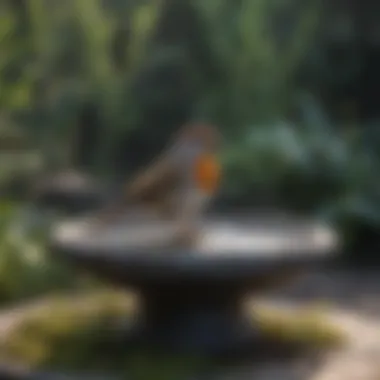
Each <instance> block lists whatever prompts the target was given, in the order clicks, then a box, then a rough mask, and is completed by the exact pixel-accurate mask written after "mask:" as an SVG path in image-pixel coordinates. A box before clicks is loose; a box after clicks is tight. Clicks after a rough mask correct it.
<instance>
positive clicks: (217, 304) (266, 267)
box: [52, 216, 336, 353]
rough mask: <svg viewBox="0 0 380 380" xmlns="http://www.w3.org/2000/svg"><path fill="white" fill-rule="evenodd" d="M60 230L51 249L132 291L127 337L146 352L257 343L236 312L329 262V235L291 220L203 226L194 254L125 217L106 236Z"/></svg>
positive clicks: (151, 226)
mask: <svg viewBox="0 0 380 380" xmlns="http://www.w3.org/2000/svg"><path fill="white" fill-rule="evenodd" d="M89 225H90V224H86V223H85V222H70V223H66V224H63V225H60V226H59V227H58V228H57V229H56V231H55V233H54V236H53V239H52V250H53V252H54V253H55V254H59V255H60V256H62V257H64V258H65V259H69V260H71V261H72V262H74V263H75V264H77V265H79V266H81V267H82V268H84V269H86V270H89V271H91V272H92V273H94V274H96V275H98V276H99V277H101V278H103V279H105V280H108V281H110V282H112V283H114V284H117V285H120V286H122V287H125V288H129V289H130V288H132V289H134V290H136V291H137V292H138V294H139V295H140V300H141V315H140V316H139V318H138V320H137V321H136V323H134V324H133V327H132V329H131V333H132V334H131V336H134V337H135V339H136V340H137V341H138V342H140V343H141V342H145V343H146V344H147V345H148V346H150V347H151V346H156V347H165V348H171V349H174V350H176V351H178V350H181V349H186V350H194V351H195V352H198V353H199V352H212V353H218V352H224V351H228V350H235V349H239V348H242V347H246V346H247V345H248V346H249V345H250V344H251V343H252V342H255V340H256V342H257V337H258V336H257V334H258V330H257V329H255V328H254V327H255V326H253V325H252V321H250V320H248V318H247V317H246V315H245V314H244V312H243V310H242V301H243V300H244V298H245V296H246V295H247V294H253V295H254V294H256V293H260V292H263V291H264V290H267V289H269V288H275V287H279V286H281V285H283V284H284V283H286V282H288V281H289V280H291V279H293V278H294V277H296V276H297V275H299V274H302V273H304V272H306V271H307V270H308V269H311V268H313V267H314V266H315V265H317V264H321V263H325V262H326V261H327V260H329V259H331V257H332V255H331V253H332V252H333V250H334V248H335V247H336V239H335V237H334V234H333V233H332V232H331V231H330V230H329V229H327V228H325V227H323V226H320V225H318V224H316V223H311V222H307V221H304V220H301V221H300V220H293V219H291V218H284V217H278V218H262V217H260V218H255V217H248V218H247V217H245V218H242V217H234V216H230V217H225V218H218V219H211V218H210V219H209V220H207V221H205V222H204V227H203V237H202V238H201V239H200V241H199V243H198V245H197V247H195V248H193V249H187V250H186V249H182V250H181V249H175V248H171V247H169V246H168V245H167V243H165V241H167V240H168V237H169V236H171V235H172V234H173V228H174V227H173V225H170V223H164V222H158V221H146V220H145V221H144V220H139V219H138V218H130V219H129V220H127V221H123V223H120V224H119V225H118V226H114V227H113V228H112V229H110V230H109V231H104V232H99V231H97V232H94V231H93V230H92V232H91V229H88V226H89Z"/></svg>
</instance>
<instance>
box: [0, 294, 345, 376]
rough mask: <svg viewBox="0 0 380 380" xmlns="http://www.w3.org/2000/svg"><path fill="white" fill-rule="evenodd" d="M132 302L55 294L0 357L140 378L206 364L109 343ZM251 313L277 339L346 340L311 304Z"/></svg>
mask: <svg viewBox="0 0 380 380" xmlns="http://www.w3.org/2000/svg"><path fill="white" fill-rule="evenodd" d="M134 308H135V307H134V302H133V300H131V297H128V296H125V295H123V294H119V293H116V292H113V291H105V292H99V293H96V294H91V295H86V296H74V297H72V298H69V297H68V298H59V299H58V298H57V299H55V300H53V301H51V302H48V304H47V305H46V306H44V307H43V308H40V310H36V311H35V312H33V313H30V315H25V316H24V317H23V318H22V321H21V322H20V323H19V325H18V326H17V327H16V328H15V329H13V330H12V331H10V332H9V333H8V334H7V336H6V339H5V340H4V343H3V345H2V347H0V349H1V350H0V355H1V357H0V358H1V359H5V358H7V359H8V360H11V361H13V362H14V361H16V362H21V363H24V364H26V365H27V366H29V367H31V368H38V369H40V368H49V369H63V368H64V369H71V370H86V371H102V372H103V371H108V372H118V373H122V372H123V371H128V373H131V372H133V373H134V374H135V375H136V377H137V378H141V379H151V378H155V379H158V377H160V376H162V378H163V379H165V380H170V379H171V378H176V379H178V378H180V373H181V372H182V373H183V374H184V375H185V372H186V371H187V370H188V369H189V368H191V369H192V370H194V368H196V367H197V368H201V367H204V366H207V365H208V363H206V362H205V361H204V360H203V359H202V358H195V357H192V358H189V357H179V356H178V357H176V358H173V357H169V356H167V355H166V356H165V355H163V354H159V355H157V353H156V354H154V355H153V354H152V353H150V354H148V353H141V352H140V353H133V354H131V353H129V354H127V353H126V352H125V350H123V348H122V347H118V346H117V345H116V346H113V345H112V342H110V341H109V339H108V340H107V337H109V336H110V332H111V331H113V332H116V331H117V330H115V326H116V325H117V323H118V322H119V321H122V320H125V318H128V316H130V315H131V313H133V310H134ZM253 318H255V319H256V320H257V321H258V324H259V326H260V328H261V329H262V332H263V333H264V335H267V336H268V338H270V340H271V341H273V340H274V341H278V342H279V343H281V342H290V343H292V342H293V343H295V344H301V345H302V346H303V347H305V346H309V347H315V348H318V349H325V348H329V347H331V346H335V345H337V344H343V343H344V340H345V337H344V335H343V334H342V333H341V332H340V331H339V330H338V329H337V328H336V327H335V326H331V325H329V324H328V323H326V322H325V321H324V318H323V313H322V312H320V311H316V310H313V309H310V308H307V309H305V310H304V311H298V312H285V311H278V310H277V311H276V310H274V309H272V308H265V307H258V308H256V309H255V311H254V312H253ZM153 373H154V376H153ZM159 373H160V374H161V375H160V376H158V374H159ZM150 374H152V376H150ZM157 376H158V377H157ZM160 378H161V377H160Z"/></svg>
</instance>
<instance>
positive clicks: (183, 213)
mask: <svg viewBox="0 0 380 380" xmlns="http://www.w3.org/2000/svg"><path fill="white" fill-rule="evenodd" d="M207 200H208V197H207V196H206V195H205V194H202V193H200V192H199V191H196V190H194V191H187V192H186V193H185V194H184V196H183V198H182V199H181V200H180V202H181V204H180V205H179V209H178V214H177V218H176V222H177V223H178V230H177V231H176V232H177V233H176V235H175V237H174V241H175V243H177V244H179V245H180V246H186V247H192V246H194V245H195V244H196V243H197V242H198V241H199V238H200V235H201V228H202V225H201V222H202V217H203V212H204V210H205V206H206V205H207Z"/></svg>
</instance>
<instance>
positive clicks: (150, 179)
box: [125, 157, 179, 207]
mask: <svg viewBox="0 0 380 380" xmlns="http://www.w3.org/2000/svg"><path fill="white" fill-rule="evenodd" d="M178 183H179V173H178V169H177V168H176V167H175V165H174V163H173V162H172V161H171V160H170V159H168V158H166V157H165V158H161V159H160V160H157V161H156V162H155V163H154V164H153V165H152V166H150V167H148V168H147V169H145V170H144V171H143V172H142V173H140V174H138V175H137V177H136V178H135V179H133V180H132V181H131V182H130V183H128V184H127V186H126V188H125V191H126V197H127V199H129V200H131V201H132V202H136V203H142V204H146V205H152V206H154V207H155V206H158V207H161V206H163V205H164V204H167V203H168V198H170V197H171V194H173V192H174V191H175V189H176V188H177V186H178Z"/></svg>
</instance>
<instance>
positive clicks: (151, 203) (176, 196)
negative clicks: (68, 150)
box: [98, 123, 221, 245]
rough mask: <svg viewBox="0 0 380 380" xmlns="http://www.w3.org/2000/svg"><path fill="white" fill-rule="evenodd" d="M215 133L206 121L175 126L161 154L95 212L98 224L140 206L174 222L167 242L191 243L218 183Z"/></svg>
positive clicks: (217, 148) (217, 137)
mask: <svg viewBox="0 0 380 380" xmlns="http://www.w3.org/2000/svg"><path fill="white" fill-rule="evenodd" d="M220 141H221V138H220V132H219V130H218V128H217V127H215V126H214V125H211V124H208V123H188V124H185V125H184V126H182V127H181V128H179V130H178V131H177V133H176V134H175V135H174V136H172V138H171V141H170V142H169V144H168V145H167V147H166V149H164V151H163V153H162V154H161V155H160V156H159V157H158V158H157V159H156V160H155V161H154V162H153V163H152V164H151V165H150V166H149V167H147V168H145V169H144V170H143V171H142V172H140V173H139V174H138V175H137V176H136V177H135V178H133V179H132V180H131V181H129V182H127V183H126V184H125V185H124V187H123V190H122V195H121V198H120V199H117V200H116V201H115V202H112V203H111V204H110V205H108V206H107V207H106V208H105V209H103V210H101V212H100V213H99V214H98V219H99V220H100V221H101V224H103V225H104V224H108V223H110V222H114V221H116V220H117V219H118V218H119V217H120V216H122V215H123V214H124V213H125V212H126V209H127V208H128V206H136V205H140V206H142V207H143V208H145V209H147V210H149V211H150V212H152V213H153V214H155V215H156V216H158V217H159V218H162V219H169V220H172V221H174V222H176V225H177V226H178V231H177V233H176V236H175V237H174V238H173V244H177V243H178V244H180V245H191V244H193V243H194V242H195V241H196V240H197V237H198V236H199V228H200V222H201V220H202V216H203V215H204V211H205V210H206V207H207V205H208V204H209V202H210V201H211V200H212V199H213V197H214V196H215V194H216V192H217V190H218V188H219V184H220V179H221V165H220V163H219V161H218V158H217V156H218V150H219V148H220Z"/></svg>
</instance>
